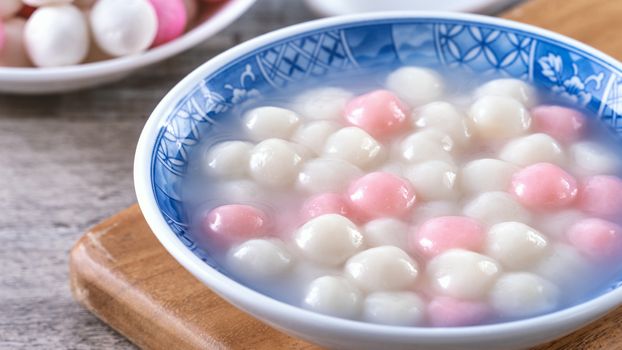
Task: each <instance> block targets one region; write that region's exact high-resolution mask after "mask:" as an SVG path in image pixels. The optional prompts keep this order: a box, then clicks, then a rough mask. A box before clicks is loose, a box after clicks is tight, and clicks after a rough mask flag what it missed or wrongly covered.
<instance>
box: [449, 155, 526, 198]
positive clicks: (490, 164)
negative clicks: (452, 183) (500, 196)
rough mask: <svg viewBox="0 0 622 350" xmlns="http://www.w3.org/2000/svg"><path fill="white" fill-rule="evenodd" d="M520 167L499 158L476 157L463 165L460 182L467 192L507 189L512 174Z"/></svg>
mask: <svg viewBox="0 0 622 350" xmlns="http://www.w3.org/2000/svg"><path fill="white" fill-rule="evenodd" d="M518 169H519V168H518V167H517V166H515V165H513V164H511V163H508V162H505V161H502V160H499V159H492V158H482V159H476V160H473V161H470V162H469V163H467V164H466V165H464V167H462V171H461V172H460V184H461V187H462V190H463V191H465V192H466V193H467V194H476V193H482V192H490V191H507V189H508V188H510V182H511V181H512V175H513V174H514V173H515V172H516V171H518Z"/></svg>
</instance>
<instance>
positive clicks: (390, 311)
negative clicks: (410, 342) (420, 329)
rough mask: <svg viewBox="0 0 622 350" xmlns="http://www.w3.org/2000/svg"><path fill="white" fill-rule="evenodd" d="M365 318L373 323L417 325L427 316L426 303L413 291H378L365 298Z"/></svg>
mask: <svg viewBox="0 0 622 350" xmlns="http://www.w3.org/2000/svg"><path fill="white" fill-rule="evenodd" d="M363 318H364V319H365V321H368V322H373V323H381V324H388V325H394V326H417V325H420V324H422V323H423V321H424V318H425V303H424V302H423V300H422V299H421V298H420V297H419V296H418V295H417V294H415V293H413V292H376V293H371V294H369V295H368V296H367V298H365V303H364V306H363Z"/></svg>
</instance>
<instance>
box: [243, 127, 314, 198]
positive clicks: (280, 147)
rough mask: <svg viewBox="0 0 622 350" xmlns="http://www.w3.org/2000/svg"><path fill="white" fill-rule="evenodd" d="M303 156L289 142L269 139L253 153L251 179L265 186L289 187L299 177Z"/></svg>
mask: <svg viewBox="0 0 622 350" xmlns="http://www.w3.org/2000/svg"><path fill="white" fill-rule="evenodd" d="M301 163H302V156H301V155H300V154H299V153H298V152H297V151H296V148H295V147H294V146H293V145H292V144H291V143H290V142H288V141H285V140H281V139H268V140H265V141H262V142H261V143H259V144H257V145H256V146H255V147H254V148H253V150H252V151H251V156H250V161H249V170H250V174H251V177H252V178H253V179H254V180H255V181H257V182H258V183H260V184H261V185H264V186H269V187H281V188H284V187H288V186H289V185H291V184H292V183H293V182H294V181H295V180H296V178H297V177H298V171H299V169H300V166H301Z"/></svg>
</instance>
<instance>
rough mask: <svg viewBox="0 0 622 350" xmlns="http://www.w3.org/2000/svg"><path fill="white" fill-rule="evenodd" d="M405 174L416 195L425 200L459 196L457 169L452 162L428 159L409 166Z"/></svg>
mask: <svg viewBox="0 0 622 350" xmlns="http://www.w3.org/2000/svg"><path fill="white" fill-rule="evenodd" d="M405 175H406V178H407V179H408V180H409V181H410V183H411V184H412V185H413V187H414V188H415V193H417V196H419V197H420V198H421V199H424V200H426V201H434V200H448V199H456V198H458V197H459V196H460V192H459V191H458V185H457V178H458V169H457V168H456V166H454V165H453V164H449V163H447V162H444V161H441V160H430V161H426V162H422V163H419V164H415V165H413V166H411V167H410V168H409V169H408V170H406V174H405Z"/></svg>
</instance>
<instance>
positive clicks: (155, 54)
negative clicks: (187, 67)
mask: <svg viewBox="0 0 622 350" xmlns="http://www.w3.org/2000/svg"><path fill="white" fill-rule="evenodd" d="M253 3H255V0H231V1H229V3H227V4H224V5H223V7H222V8H220V9H218V11H217V12H215V13H214V14H213V15H212V17H210V18H208V19H207V20H205V21H204V22H203V23H201V24H199V25H197V26H196V27H195V28H193V29H192V30H190V31H188V32H187V33H186V34H184V35H182V36H181V37H180V38H178V39H175V40H173V41H171V42H168V43H166V44H164V45H161V46H158V47H155V48H153V49H149V50H147V51H145V52H143V53H140V54H136V55H129V56H123V57H117V58H111V59H108V60H103V61H98V62H92V63H84V64H78V65H72V66H65V67H47V68H33V67H2V66H0V81H2V80H11V81H19V82H47V81H57V80H63V81H65V80H72V79H76V78H84V77H88V76H92V75H97V76H100V75H107V74H115V73H118V72H123V71H129V70H132V69H136V68H140V67H143V66H147V65H149V64H152V63H155V62H158V61H161V60H163V59H166V58H168V57H171V56H173V55H175V54H178V53H180V52H182V51H184V50H187V49H189V48H191V47H193V46H196V45H198V44H199V43H201V42H202V41H204V40H205V39H206V38H208V37H210V36H212V35H213V34H215V33H216V32H218V31H220V30H222V29H223V28H225V27H226V26H227V25H228V24H229V23H231V22H233V21H234V20H235V19H236V18H238V17H239V16H240V15H242V13H244V12H245V11H246V10H247V9H248V8H249V7H250V6H251V5H252V4H253Z"/></svg>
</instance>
